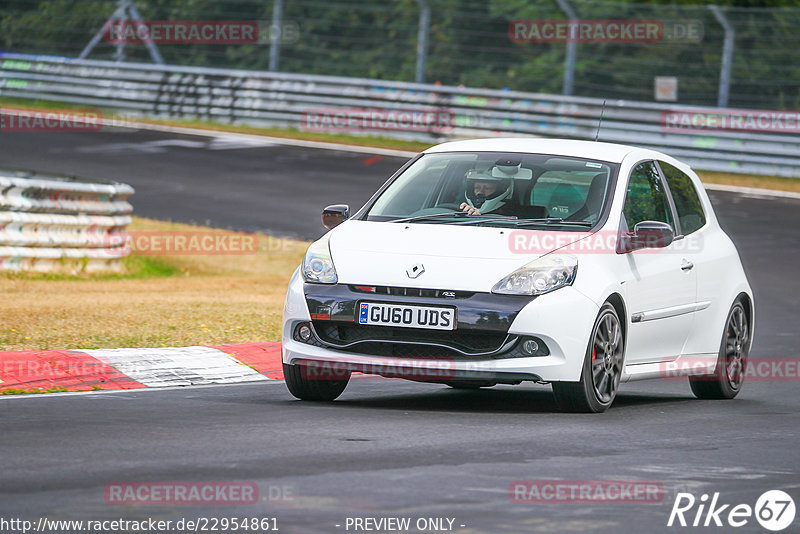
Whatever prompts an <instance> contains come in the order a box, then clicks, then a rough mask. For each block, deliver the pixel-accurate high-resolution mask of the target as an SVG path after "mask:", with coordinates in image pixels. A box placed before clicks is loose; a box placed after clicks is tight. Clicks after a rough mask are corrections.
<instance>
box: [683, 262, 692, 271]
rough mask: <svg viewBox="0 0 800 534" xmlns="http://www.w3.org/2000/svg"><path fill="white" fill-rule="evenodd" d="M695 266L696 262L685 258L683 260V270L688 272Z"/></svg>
mask: <svg viewBox="0 0 800 534" xmlns="http://www.w3.org/2000/svg"><path fill="white" fill-rule="evenodd" d="M693 268H694V263H692V262H690V261H689V260H683V261H682V262H681V271H683V272H688V271H691V270H692V269H693Z"/></svg>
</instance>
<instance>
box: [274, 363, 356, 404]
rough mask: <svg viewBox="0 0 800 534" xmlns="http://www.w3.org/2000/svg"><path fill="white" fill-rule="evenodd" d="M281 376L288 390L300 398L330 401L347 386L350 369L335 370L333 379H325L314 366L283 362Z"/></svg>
mask: <svg viewBox="0 0 800 534" xmlns="http://www.w3.org/2000/svg"><path fill="white" fill-rule="evenodd" d="M283 378H284V379H285V380H286V387H287V388H289V392H290V393H291V394H292V395H294V396H295V397H297V398H298V399H300V400H308V401H332V400H334V399H336V398H337V397H338V396H339V395H341V394H342V392H343V391H344V388H346V387H347V383H348V382H349V381H350V371H346V372H344V373H342V372H337V374H336V377H335V379H327V378H324V377H323V376H322V375H321V373H320V372H317V370H316V369H315V368H311V369H309V367H307V366H302V365H291V364H286V363H284V364H283Z"/></svg>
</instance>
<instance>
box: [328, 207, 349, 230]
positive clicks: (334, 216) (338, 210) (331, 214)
mask: <svg viewBox="0 0 800 534" xmlns="http://www.w3.org/2000/svg"><path fill="white" fill-rule="evenodd" d="M349 217H350V206H348V205H347V204H334V205H332V206H328V207H327V208H325V209H324V210H322V226H324V227H325V228H327V229H328V230H331V229H332V228H336V227H337V226H339V225H340V224H342V223H343V222H344V221H346V220H347V219H348V218H349Z"/></svg>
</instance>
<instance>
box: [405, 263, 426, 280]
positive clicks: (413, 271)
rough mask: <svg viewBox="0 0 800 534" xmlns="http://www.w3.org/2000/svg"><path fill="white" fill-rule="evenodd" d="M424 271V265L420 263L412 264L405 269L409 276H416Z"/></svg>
mask: <svg viewBox="0 0 800 534" xmlns="http://www.w3.org/2000/svg"><path fill="white" fill-rule="evenodd" d="M424 272H425V266H424V265H422V264H421V263H418V264H416V265H412V266H411V267H409V268H408V269H406V274H407V275H408V277H409V278H418V277H419V275H421V274H422V273H424Z"/></svg>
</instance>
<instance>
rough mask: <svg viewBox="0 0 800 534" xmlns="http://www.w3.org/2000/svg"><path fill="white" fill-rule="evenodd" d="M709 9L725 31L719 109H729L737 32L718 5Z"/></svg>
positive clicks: (718, 98) (718, 97) (718, 100)
mask: <svg viewBox="0 0 800 534" xmlns="http://www.w3.org/2000/svg"><path fill="white" fill-rule="evenodd" d="M708 9H710V10H711V13H713V14H714V18H716V19H717V21H718V22H719V23H720V25H721V26H722V28H723V29H724V30H725V40H724V41H723V43H722V65H721V67H720V72H719V93H718V96H717V107H721V108H726V107H728V100H729V98H730V90H731V69H732V67H733V50H734V46H735V41H734V39H735V38H736V30H734V28H733V25H732V24H731V23H730V21H729V20H728V19H727V18H726V17H725V14H724V13H723V12H722V9H720V7H719V6H717V5H710V6H708Z"/></svg>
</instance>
